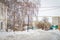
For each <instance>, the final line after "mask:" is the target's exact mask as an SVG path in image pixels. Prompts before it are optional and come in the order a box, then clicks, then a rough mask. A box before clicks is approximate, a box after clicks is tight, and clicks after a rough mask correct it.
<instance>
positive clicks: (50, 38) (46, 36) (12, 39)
mask: <svg viewBox="0 0 60 40" xmlns="http://www.w3.org/2000/svg"><path fill="white" fill-rule="evenodd" d="M59 33H60V32H59V31H58V30H50V31H43V30H31V31H29V32H26V31H23V32H0V40H60V34H59Z"/></svg>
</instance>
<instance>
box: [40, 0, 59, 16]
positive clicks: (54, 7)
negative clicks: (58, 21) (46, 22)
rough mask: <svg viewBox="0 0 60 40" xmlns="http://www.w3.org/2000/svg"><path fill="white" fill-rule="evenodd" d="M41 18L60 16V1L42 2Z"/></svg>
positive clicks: (49, 0)
mask: <svg viewBox="0 0 60 40" xmlns="http://www.w3.org/2000/svg"><path fill="white" fill-rule="evenodd" d="M39 16H60V0H41V8H40V9H39Z"/></svg>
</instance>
